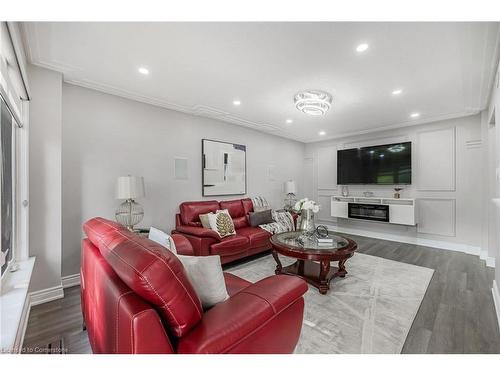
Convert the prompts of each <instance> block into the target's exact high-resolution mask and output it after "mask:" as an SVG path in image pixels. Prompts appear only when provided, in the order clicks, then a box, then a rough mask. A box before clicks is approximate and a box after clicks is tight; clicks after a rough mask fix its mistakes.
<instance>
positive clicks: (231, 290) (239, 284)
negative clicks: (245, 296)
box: [224, 272, 252, 297]
mask: <svg viewBox="0 0 500 375" xmlns="http://www.w3.org/2000/svg"><path fill="white" fill-rule="evenodd" d="M224 280H225V282H226V289H227V293H228V294H229V296H230V297H232V296H234V295H235V294H236V293H238V292H240V291H242V290H243V289H245V288H246V287H248V286H250V285H252V283H251V282H250V281H247V280H245V279H242V278H241V277H238V276H236V275H233V274H232V273H228V272H224Z"/></svg>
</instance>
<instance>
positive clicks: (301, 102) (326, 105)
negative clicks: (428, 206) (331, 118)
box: [293, 90, 333, 116]
mask: <svg viewBox="0 0 500 375" xmlns="http://www.w3.org/2000/svg"><path fill="white" fill-rule="evenodd" d="M332 100H333V99H332V96H331V95H330V94H329V93H327V92H325V91H320V90H305V91H301V92H299V93H297V94H296V95H295V97H294V98H293V101H294V103H295V108H297V109H298V110H299V111H300V112H302V113H305V114H306V115H311V116H323V115H325V114H326V112H328V110H329V109H330V107H331V106H332Z"/></svg>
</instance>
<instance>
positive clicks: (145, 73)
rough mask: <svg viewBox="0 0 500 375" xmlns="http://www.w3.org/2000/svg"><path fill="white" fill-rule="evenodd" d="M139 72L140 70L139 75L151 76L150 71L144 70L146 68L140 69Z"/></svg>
mask: <svg viewBox="0 0 500 375" xmlns="http://www.w3.org/2000/svg"><path fill="white" fill-rule="evenodd" d="M138 70H139V73H141V74H144V75H145V76H147V75H148V74H149V70H148V69H146V68H144V67H140V68H139V69H138Z"/></svg>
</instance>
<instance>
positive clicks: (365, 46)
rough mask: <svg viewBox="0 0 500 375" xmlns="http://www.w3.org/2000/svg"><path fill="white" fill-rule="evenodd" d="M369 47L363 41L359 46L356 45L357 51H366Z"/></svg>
mask: <svg viewBox="0 0 500 375" xmlns="http://www.w3.org/2000/svg"><path fill="white" fill-rule="evenodd" d="M367 49H368V44H366V43H361V44H360V45H359V46H357V47H356V51H358V52H365V51H366V50H367Z"/></svg>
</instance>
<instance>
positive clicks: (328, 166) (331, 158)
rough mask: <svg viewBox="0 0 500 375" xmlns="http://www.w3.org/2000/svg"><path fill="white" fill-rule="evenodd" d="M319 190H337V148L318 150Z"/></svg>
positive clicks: (330, 147) (329, 147)
mask: <svg viewBox="0 0 500 375" xmlns="http://www.w3.org/2000/svg"><path fill="white" fill-rule="evenodd" d="M317 170H318V190H337V146H334V145H332V146H328V147H321V148H319V149H318V162H317Z"/></svg>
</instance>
